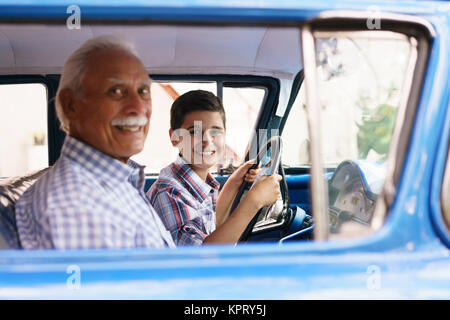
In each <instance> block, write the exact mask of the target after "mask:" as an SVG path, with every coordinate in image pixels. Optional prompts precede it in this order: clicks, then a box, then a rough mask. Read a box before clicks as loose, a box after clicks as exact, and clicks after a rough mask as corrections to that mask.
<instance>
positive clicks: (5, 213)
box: [0, 167, 50, 249]
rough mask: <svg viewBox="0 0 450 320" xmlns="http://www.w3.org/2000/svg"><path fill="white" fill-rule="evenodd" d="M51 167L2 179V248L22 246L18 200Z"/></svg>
mask: <svg viewBox="0 0 450 320" xmlns="http://www.w3.org/2000/svg"><path fill="white" fill-rule="evenodd" d="M49 168H50V167H48V168H45V169H41V170H39V171H34V172H32V173H29V174H27V175H25V176H19V177H12V178H8V179H6V180H3V181H0V249H20V248H21V247H22V246H21V245H20V240H19V234H18V232H17V226H16V215H15V204H16V201H17V199H19V197H20V196H21V195H22V194H23V193H24V192H25V190H27V189H28V188H29V187H30V186H31V185H32V184H33V183H34V182H35V181H36V180H37V179H38V178H39V177H40V176H42V175H43V174H44V173H45V172H47V170H48V169H49Z"/></svg>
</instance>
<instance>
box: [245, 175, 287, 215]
mask: <svg viewBox="0 0 450 320" xmlns="http://www.w3.org/2000/svg"><path fill="white" fill-rule="evenodd" d="M281 179H282V178H281V176H280V175H279V174H273V175H271V176H263V177H261V178H260V179H259V180H258V181H257V182H256V183H255V184H254V185H253V187H252V188H251V190H250V191H249V192H248V194H247V196H246V198H247V197H248V198H249V199H250V201H252V202H253V204H254V205H255V206H256V207H257V209H258V210H259V209H261V208H262V207H265V206H268V205H271V204H273V203H275V202H276V201H277V200H278V198H279V197H280V184H279V182H280V181H281Z"/></svg>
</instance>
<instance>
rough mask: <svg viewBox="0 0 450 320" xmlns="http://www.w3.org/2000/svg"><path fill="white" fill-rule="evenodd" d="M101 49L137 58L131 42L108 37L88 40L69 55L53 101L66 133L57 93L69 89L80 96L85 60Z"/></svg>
mask: <svg viewBox="0 0 450 320" xmlns="http://www.w3.org/2000/svg"><path fill="white" fill-rule="evenodd" d="M102 49H110V50H121V51H124V52H125V53H128V54H130V55H134V56H136V57H139V55H138V53H137V50H136V47H135V45H134V43H133V42H131V41H130V40H128V39H126V38H124V37H117V36H110V35H106V36H100V37H96V38H92V39H89V40H87V41H86V42H85V43H84V44H83V45H82V46H81V47H80V48H78V49H77V50H76V51H74V52H73V53H72V54H71V55H70V57H69V58H68V59H67V61H66V63H65V64H64V68H63V70H62V73H61V79H60V81H59V87H58V92H57V93H56V100H55V109H56V115H57V116H58V119H59V122H60V123H61V129H62V130H63V131H65V132H66V133H69V120H68V119H67V117H66V116H65V114H64V111H63V108H62V106H61V100H60V98H59V93H60V92H61V90H63V89H66V88H69V89H72V90H73V91H78V92H80V94H81V82H82V80H83V78H84V76H85V74H86V62H87V58H88V56H89V55H90V54H92V53H93V52H95V51H97V50H102Z"/></svg>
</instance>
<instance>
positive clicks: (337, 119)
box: [282, 37, 410, 167]
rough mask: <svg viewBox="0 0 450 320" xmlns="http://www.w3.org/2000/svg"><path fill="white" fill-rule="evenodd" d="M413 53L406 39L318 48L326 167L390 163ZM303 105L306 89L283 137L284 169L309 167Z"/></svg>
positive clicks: (326, 42) (330, 41) (333, 42)
mask: <svg viewBox="0 0 450 320" xmlns="http://www.w3.org/2000/svg"><path fill="white" fill-rule="evenodd" d="M385 52H387V53H389V54H386V55H384V53H385ZM409 53H410V47H409V43H408V41H406V40H405V39H404V40H398V39H396V40H388V39H385V40H383V39H376V40H375V39H352V38H350V37H347V38H339V39H337V38H325V39H320V40H319V41H318V42H317V63H318V75H319V86H320V92H321V93H320V105H321V108H320V114H321V115H320V118H321V137H322V146H323V147H322V153H323V157H324V164H325V165H326V166H331V167H336V166H337V165H338V164H339V163H340V162H342V161H344V160H347V159H357V158H358V159H367V160H370V161H385V160H386V158H387V153H388V150H389V145H390V141H391V137H392V132H393V128H394V123H395V119H396V114H397V110H398V108H399V105H400V98H401V92H402V85H403V82H404V80H405V72H406V66H407V62H408V58H409ZM380 57H383V58H382V59H380ZM305 103H306V102H305V85H304V84H302V86H301V88H300V91H299V93H298V95H297V98H296V99H295V102H294V104H293V106H292V109H291V111H290V113H289V117H288V119H287V121H286V125H285V128H284V130H283V135H282V136H283V144H284V146H285V148H284V149H283V163H284V164H285V165H289V166H292V167H295V166H305V165H310V157H309V148H308V146H309V136H308V127H307V116H306V105H305Z"/></svg>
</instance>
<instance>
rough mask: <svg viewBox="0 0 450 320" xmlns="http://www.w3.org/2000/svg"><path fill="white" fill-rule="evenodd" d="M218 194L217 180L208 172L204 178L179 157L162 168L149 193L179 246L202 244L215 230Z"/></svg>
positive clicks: (152, 202)
mask: <svg viewBox="0 0 450 320" xmlns="http://www.w3.org/2000/svg"><path fill="white" fill-rule="evenodd" d="M218 193H219V182H217V180H216V179H214V178H213V177H212V176H211V175H210V174H208V177H207V178H206V181H203V180H202V179H201V178H200V177H199V176H198V175H197V174H196V173H195V172H194V170H192V168H191V166H190V165H189V164H187V163H186V161H185V160H184V159H183V158H181V157H178V158H177V160H176V161H175V162H173V163H172V164H170V165H169V166H167V167H166V168H164V169H162V170H161V172H160V174H159V178H158V180H156V181H155V182H154V183H153V185H152V186H151V187H150V189H149V190H148V192H147V196H148V197H149V199H150V203H151V204H152V206H153V207H154V208H155V210H156V212H157V213H158V214H159V216H160V217H161V220H162V221H163V223H164V225H165V226H166V228H167V230H169V231H170V233H171V235H172V238H173V240H174V242H175V243H176V244H177V245H201V244H202V243H203V241H204V240H205V238H206V237H207V236H208V235H210V234H211V233H212V232H213V231H214V230H215V229H216V201H217V196H218Z"/></svg>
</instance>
